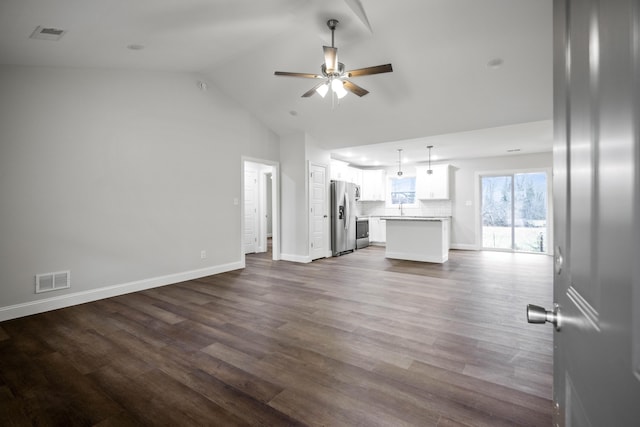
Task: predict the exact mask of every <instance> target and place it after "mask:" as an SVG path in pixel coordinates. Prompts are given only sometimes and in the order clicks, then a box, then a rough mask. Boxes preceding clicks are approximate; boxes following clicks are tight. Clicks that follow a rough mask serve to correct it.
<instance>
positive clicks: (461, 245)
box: [450, 243, 480, 251]
mask: <svg viewBox="0 0 640 427" xmlns="http://www.w3.org/2000/svg"><path fill="white" fill-rule="evenodd" d="M450 249H456V250H459V251H479V250H480V248H479V247H478V245H471V244H468V243H452V244H451V246H450Z"/></svg>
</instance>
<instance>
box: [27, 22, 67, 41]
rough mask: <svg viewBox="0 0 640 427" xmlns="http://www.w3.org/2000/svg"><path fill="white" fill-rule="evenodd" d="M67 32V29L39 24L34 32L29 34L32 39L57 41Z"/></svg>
mask: <svg viewBox="0 0 640 427" xmlns="http://www.w3.org/2000/svg"><path fill="white" fill-rule="evenodd" d="M65 33H66V31H65V30H60V29H58V28H50V27H43V26H42V25H39V26H37V27H36V29H35V30H33V33H31V35H30V36H29V38H30V39H38V40H51V41H54V42H57V41H58V40H60V39H61V38H62V36H64V34H65Z"/></svg>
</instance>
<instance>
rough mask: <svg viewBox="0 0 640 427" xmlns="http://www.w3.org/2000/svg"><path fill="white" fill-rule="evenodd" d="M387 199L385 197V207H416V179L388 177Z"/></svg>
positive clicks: (411, 177)
mask: <svg viewBox="0 0 640 427" xmlns="http://www.w3.org/2000/svg"><path fill="white" fill-rule="evenodd" d="M388 189H389V192H388V194H389V197H387V206H390V207H398V206H400V205H402V206H417V205H418V199H417V197H416V177H415V176H406V177H390V178H389V182H388Z"/></svg>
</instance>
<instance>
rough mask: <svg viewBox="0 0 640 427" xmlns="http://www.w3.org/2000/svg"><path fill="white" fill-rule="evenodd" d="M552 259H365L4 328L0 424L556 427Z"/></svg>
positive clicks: (274, 267)
mask: <svg viewBox="0 0 640 427" xmlns="http://www.w3.org/2000/svg"><path fill="white" fill-rule="evenodd" d="M551 271H552V266H551V259H550V258H549V257H546V256H541V255H528V254H511V253H492V252H463V251H452V252H451V254H450V260H449V262H447V263H446V264H444V265H438V264H424V263H415V262H409V261H395V260H388V259H385V258H384V249H383V248H378V247H369V248H366V249H363V250H359V251H357V252H355V253H353V254H349V255H345V256H342V257H338V258H329V259H324V260H318V261H315V262H313V263H311V264H295V263H290V262H286V261H279V262H273V261H271V260H270V257H269V256H265V255H252V256H247V268H246V269H244V270H241V271H235V272H229V273H225V274H220V275H216V276H211V277H206V278H203V279H199V280H192V281H188V282H184V283H180V284H176V285H171V286H165V287H161V288H156V289H152V290H147V291H143V292H138V293H135V294H129V295H123V296H119V297H116V298H111V299H107V300H102V301H97V302H94V303H90V304H84V305H80V306H75V307H70V308H67V309H63V310H57V311H53V312H49V313H44V314H40V315H35V316H30V317H25V318H21V319H15V320H11V321H7V322H3V323H0V425H3V426H8V425H19V426H22V425H38V426H46V425H57V426H89V425H100V426H128V425H167V426H183V425H220V426H232V425H269V426H280V425H327V426H329V425H331V426H356V425H358V426H432V425H438V426H461V425H465V426H492V427H495V426H515V425H528V426H549V425H551V400H550V398H551V385H552V328H550V327H545V326H535V325H528V324H527V323H526V319H525V317H526V316H525V306H526V304H527V303H538V304H540V305H545V306H549V305H551V294H552V285H551V279H552V274H551Z"/></svg>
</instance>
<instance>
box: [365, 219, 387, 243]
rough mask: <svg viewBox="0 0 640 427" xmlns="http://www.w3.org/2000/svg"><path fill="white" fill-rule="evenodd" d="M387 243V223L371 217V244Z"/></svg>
mask: <svg viewBox="0 0 640 427" xmlns="http://www.w3.org/2000/svg"><path fill="white" fill-rule="evenodd" d="M386 241H387V222H386V221H385V220H382V219H380V218H376V217H369V242H371V243H372V244H376V243H385V242H386Z"/></svg>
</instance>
